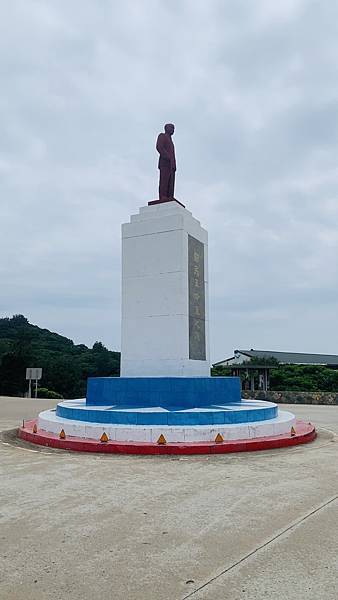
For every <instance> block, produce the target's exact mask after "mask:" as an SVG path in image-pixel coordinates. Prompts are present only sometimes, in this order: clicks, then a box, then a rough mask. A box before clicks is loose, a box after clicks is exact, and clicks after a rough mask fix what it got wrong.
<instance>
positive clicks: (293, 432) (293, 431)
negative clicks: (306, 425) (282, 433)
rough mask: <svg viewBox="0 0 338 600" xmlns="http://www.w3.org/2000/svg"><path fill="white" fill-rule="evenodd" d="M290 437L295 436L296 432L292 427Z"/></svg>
mask: <svg viewBox="0 0 338 600" xmlns="http://www.w3.org/2000/svg"><path fill="white" fill-rule="evenodd" d="M291 435H296V430H295V428H294V427H291Z"/></svg>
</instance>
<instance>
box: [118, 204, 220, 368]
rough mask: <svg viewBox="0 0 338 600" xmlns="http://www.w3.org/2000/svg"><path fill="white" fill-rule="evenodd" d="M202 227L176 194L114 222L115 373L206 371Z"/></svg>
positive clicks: (205, 267) (205, 262) (205, 264)
mask: <svg viewBox="0 0 338 600" xmlns="http://www.w3.org/2000/svg"><path fill="white" fill-rule="evenodd" d="M207 244H208V234H207V232H206V231H205V229H203V228H202V227H201V225H200V223H199V221H197V220H196V219H195V218H194V217H193V216H192V214H191V213H190V212H189V211H188V210H186V209H185V208H183V207H182V206H181V205H180V204H178V203H177V202H174V201H173V202H166V203H162V204H156V205H152V206H145V207H142V208H140V210H139V214H138V215H132V216H131V219H130V223H126V224H124V225H122V343H121V376H123V377H137V376H138V377H142V376H143V377H156V376H161V377H165V376H169V377H180V376H190V377H191V376H208V375H209V374H210V364H209V327H208V325H209V320H208V246H207Z"/></svg>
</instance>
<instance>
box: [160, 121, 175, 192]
mask: <svg viewBox="0 0 338 600" xmlns="http://www.w3.org/2000/svg"><path fill="white" fill-rule="evenodd" d="M174 131H175V125H173V124H172V123H167V124H166V125H165V126H164V133H160V135H159V136H158V138H157V143H156V150H157V152H158V153H159V155H160V157H159V159H158V168H159V169H160V185H159V199H160V200H161V201H162V202H166V201H168V200H175V198H174V187H175V171H176V159H175V146H174V143H173V141H172V139H171V137H172V135H173V133H174Z"/></svg>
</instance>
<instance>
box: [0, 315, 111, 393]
mask: <svg viewBox="0 0 338 600" xmlns="http://www.w3.org/2000/svg"><path fill="white" fill-rule="evenodd" d="M26 367H42V380H41V381H40V382H39V385H40V386H41V387H42V388H47V390H50V391H53V392H56V393H57V394H60V395H61V396H63V397H64V398H81V397H84V396H85V393H86V382H87V377H105V376H119V374H120V353H119V352H111V351H110V350H108V349H107V348H105V346H104V345H103V344H101V342H95V344H94V345H93V347H92V348H88V347H87V346H85V345H84V344H78V345H76V344H74V343H73V342H72V340H70V339H68V338H66V337H63V336H62V335H58V334H57V333H53V332H51V331H48V329H41V328H40V327H38V326H37V325H32V324H31V323H29V322H28V320H27V319H26V317H24V316H23V315H14V316H13V317H12V318H3V319H0V395H4V396H6V395H7V396H22V395H24V393H25V392H26V391H27V387H28V386H27V381H26ZM40 395H44V396H46V395H48V394H47V392H44V394H40Z"/></svg>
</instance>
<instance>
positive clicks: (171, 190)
mask: <svg viewBox="0 0 338 600" xmlns="http://www.w3.org/2000/svg"><path fill="white" fill-rule="evenodd" d="M174 191H175V171H173V170H172V169H171V170H170V177H169V182H168V198H174Z"/></svg>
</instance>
